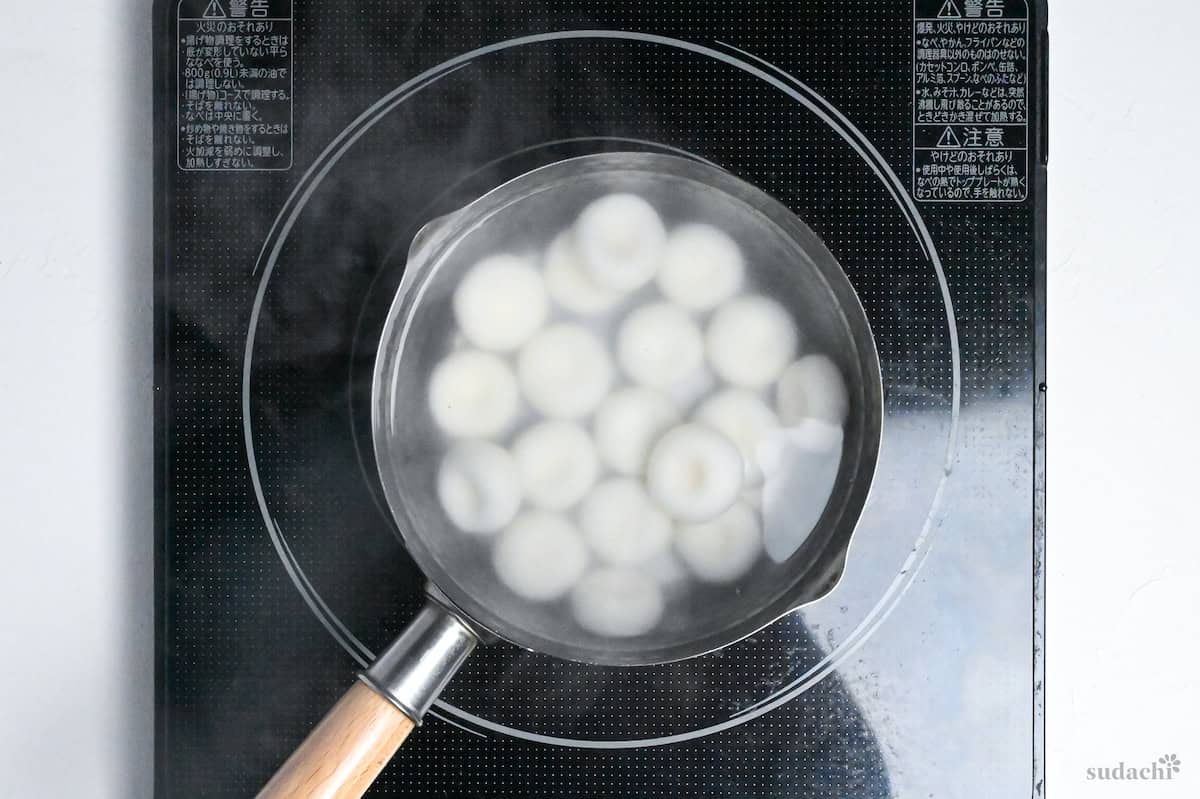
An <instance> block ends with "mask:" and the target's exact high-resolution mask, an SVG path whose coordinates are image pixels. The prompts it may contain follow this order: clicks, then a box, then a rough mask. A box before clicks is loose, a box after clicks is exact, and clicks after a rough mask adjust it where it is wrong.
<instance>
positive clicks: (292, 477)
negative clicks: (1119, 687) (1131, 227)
mask: <svg viewBox="0 0 1200 799" xmlns="http://www.w3.org/2000/svg"><path fill="white" fill-rule="evenodd" d="M154 13H155V25H154V30H155V45H156V64H155V69H156V73H155V80H156V84H155V86H156V88H155V102H156V111H155V136H156V158H157V162H156V166H157V171H156V208H155V215H156V220H155V221H156V236H157V242H156V244H157V248H156V249H157V265H156V281H157V290H156V341H157V358H156V362H157V372H156V387H157V398H158V402H157V407H156V417H155V425H156V442H157V469H156V475H157V484H156V488H157V499H158V502H157V536H158V538H157V541H158V546H157V625H158V637H157V645H158V664H157V708H158V715H157V768H156V772H157V793H158V795H161V796H171V797H184V796H246V795H252V794H253V793H254V792H255V791H256V790H257V789H258V788H259V787H260V786H261V785H262V784H263V783H264V782H265V781H266V779H267V778H268V777H269V776H270V775H271V773H272V772H273V770H274V769H275V768H276V767H277V766H278V765H279V763H281V762H282V760H283V759H284V758H285V757H286V756H287V755H288V754H289V753H290V752H291V750H292V749H293V748H294V747H295V746H296V745H297V744H298V743H299V742H300V741H301V740H302V739H303V737H304V736H305V734H306V733H307V731H308V730H309V729H311V727H312V725H314V724H315V723H316V722H317V721H318V720H319V719H320V717H321V715H322V714H323V713H324V711H325V710H326V709H327V708H328V707H329V706H330V705H331V704H332V703H333V702H334V701H335V700H336V698H337V697H338V696H339V695H340V694H341V693H342V692H343V691H344V690H345V689H346V688H347V686H348V685H349V684H350V683H351V682H352V681H353V679H354V678H353V674H354V671H355V670H356V669H359V668H362V667H364V666H365V665H367V664H368V663H369V662H370V661H371V660H372V658H373V656H374V655H375V654H377V653H378V652H379V651H380V649H381V648H382V647H383V646H385V645H386V644H387V643H388V642H389V641H390V640H391V638H392V637H394V636H395V634H396V633H397V632H398V631H399V630H400V629H401V628H402V626H403V625H404V623H405V621H406V620H407V619H408V618H410V617H411V616H412V615H413V614H414V613H415V612H416V610H417V609H418V608H419V607H420V605H421V602H422V598H423V589H424V579H423V577H422V575H421V574H420V573H419V572H418V571H417V569H416V567H415V566H414V565H413V563H412V561H411V560H410V559H409V557H408V556H407V554H406V552H405V550H404V547H403V545H402V541H401V537H400V536H399V534H398V531H397V530H396V529H395V522H394V521H393V520H392V518H391V516H390V514H389V513H388V511H387V509H386V505H385V503H384V502H383V499H382V494H381V490H380V486H379V482H378V481H379V478H378V477H377V472H376V468H375V464H374V461H373V454H372V447H371V434H370V407H369V403H370V391H371V374H372V368H373V366H374V355H375V350H376V346H377V344H378V341H379V337H380V334H381V328H382V325H383V321H384V318H385V315H386V313H387V310H388V306H389V305H390V303H391V300H392V297H393V296H394V294H395V292H396V289H397V287H398V286H399V283H400V280H401V277H402V276H403V274H404V269H405V259H406V255H407V253H408V249H409V245H410V243H411V241H412V239H413V236H414V235H415V234H416V232H417V231H418V230H419V229H420V228H421V227H422V226H424V225H425V223H427V222H428V221H429V220H431V219H434V218H436V217H438V216H440V215H442V214H444V213H446V212H449V211H452V210H454V209H456V208H460V207H462V206H463V205H465V204H467V203H469V202H470V201H471V200H473V199H475V198H477V197H479V196H480V195H482V194H484V193H486V192H487V191H488V190H490V189H492V188H494V187H495V186H497V185H500V184H501V183H503V182H505V181H507V180H509V179H511V178H513V177H516V176H518V175H521V174H524V173H525V172H528V171H529V170H531V169H534V168H537V167H540V166H544V165H547V164H550V163H554V162H556V161H559V160H562V159H565V158H571V157H575V156H580V155H588V154H594V153H601V152H613V151H646V152H661V153H669V154H673V155H678V156H683V157H688V158H695V159H700V160H703V161H705V162H708V163H711V164H715V165H717V166H719V167H721V168H723V169H726V170H728V171H730V172H732V173H734V174H735V175H737V176H738V177H739V178H741V179H743V180H745V181H748V182H750V183H751V184H753V185H755V186H757V187H758V188H760V189H762V190H763V191H765V192H767V193H768V194H770V195H771V196H773V197H774V198H776V199H777V200H779V201H780V202H782V203H783V204H784V205H786V206H787V207H788V208H790V209H791V210H792V211H793V212H794V213H795V214H797V215H798V216H799V217H800V218H801V219H802V220H803V221H804V222H805V223H806V224H807V225H808V226H809V227H811V228H812V230H813V231H814V232H815V233H816V234H817V235H818V236H819V237H820V238H821V239H822V240H823V242H824V243H825V245H826V246H827V247H828V248H829V250H830V251H831V252H832V253H833V254H834V255H835V256H836V258H837V260H838V262H839V263H840V264H841V266H842V267H843V268H844V270H845V272H846V274H847V276H848V277H849V279H850V281H851V283H852V284H853V286H854V288H855V290H856V291H857V293H858V295H859V297H860V298H861V300H862V303H863V306H864V308H865V310H866V313H867V316H868V318H869V321H870V324H871V328H872V330H873V333H874V336H875V339H876V344H877V347H878V350H879V355H880V360H881V368H882V373H883V383H884V403H885V409H884V416H885V419H884V425H883V437H882V446H881V450H880V453H879V461H878V466H877V470H876V478H875V482H874V486H873V488H872V493H871V497H870V500H869V502H868V505H867V507H866V510H865V512H864V514H863V517H862V520H861V522H860V524H859V527H858V530H857V532H856V534H855V537H854V538H853V540H852V542H851V545H850V549H849V551H848V552H847V553H846V564H845V573H844V575H843V577H842V579H841V580H840V582H838V584H837V585H836V587H835V588H834V589H833V590H832V591H831V592H829V593H828V594H827V595H826V596H824V597H823V598H821V599H819V600H817V601H815V602H813V603H810V604H808V605H806V606H805V607H803V608H802V609H800V610H799V611H797V612H795V613H792V614H790V615H788V616H786V617H785V618H783V619H782V620H780V621H778V622H776V623H775V624H773V625H771V626H770V627H768V628H766V629H765V630H763V631H761V632H760V633H757V634H755V635H754V636H752V637H750V638H749V639H747V640H745V641H742V642H741V643H738V644H736V645H734V646H732V647H729V648H727V649H725V650H722V651H719V652H716V653H713V654H710V655H706V656H702V657H699V658H694V659H690V660H685V661H681V662H677V663H671V664H666V665H659V666H646V667H634V668H627V667H599V666H586V665H581V664H578V663H573V662H568V661H564V660H558V659H555V658H552V657H549V656H543V655H538V654H534V653H530V652H527V651H524V650H521V649H518V648H516V647H513V646H510V645H507V644H503V643H498V644H495V645H492V646H488V647H484V648H482V649H481V650H480V651H479V652H478V653H477V654H476V655H475V656H473V657H472V659H471V660H470V661H469V662H468V664H467V666H466V667H465V668H464V670H463V672H462V673H461V674H460V676H459V677H458V678H457V679H456V680H455V681H454V682H453V683H452V684H451V686H450V687H449V688H448V690H447V691H446V692H445V693H444V694H443V696H442V698H441V700H440V701H439V702H438V703H437V704H436V705H435V706H434V708H433V710H432V711H431V713H430V715H429V716H428V717H427V719H426V722H425V724H424V725H423V727H422V728H421V729H420V730H419V731H418V732H417V733H416V734H415V735H414V736H413V737H412V739H411V740H410V741H409V742H408V743H407V744H406V745H405V746H404V747H403V749H402V750H401V752H400V754H399V755H398V756H397V758H396V759H395V760H394V761H393V762H392V763H391V764H390V766H389V767H388V768H387V769H386V770H385V771H384V773H383V775H382V776H381V777H380V778H379V780H378V781H377V782H376V784H375V786H374V787H373V788H372V790H371V793H370V795H372V796H393V795H395V796H399V795H405V796H426V795H428V796H462V797H476V796H479V797H483V796H486V797H498V796H556V797H575V796H579V797H583V796H710V797H750V796H756V797H840V798H841V799H859V798H860V797H861V798H862V799H866V798H867V797H871V798H875V797H912V796H922V797H924V796H932V797H938V798H939V799H941V798H942V797H969V798H970V799H985V798H986V797H1005V799H1008V798H1010V797H1013V796H1024V795H1031V796H1032V795H1040V794H1041V774H1042V771H1041V741H1042V732H1041V729H1042V728H1041V708H1042V696H1041V690H1042V687H1041V686H1042V661H1041V633H1042V616H1041V612H1042V596H1043V585H1042V571H1041V557H1042V548H1043V532H1044V529H1043V514H1042V509H1043V507H1044V496H1045V495H1044V471H1043V466H1044V427H1043V419H1044V396H1045V382H1044V381H1045V377H1044V361H1045V359H1044V331H1045V313H1044V308H1045V303H1044V287H1045V274H1044V265H1045V235H1044V233H1045V180H1046V168H1045V164H1046V145H1045V141H1046V137H1045V119H1046V94H1045V64H1046V37H1045V20H1046V14H1045V8H1044V3H1037V2H1033V0H1029V2H1025V0H915V2H907V1H902V2H877V1H874V2H868V1H867V0H862V1H859V0H855V1H853V2H842V3H837V4H830V3H816V2H800V3H794V2H763V3H755V4H752V5H747V4H744V3H734V2H704V3H687V4H683V3H653V2H638V3H633V2H617V3H604V4H601V3H536V2H528V3H525V2H523V3H496V2H452V3H403V2H401V3H390V2H363V3H352V2H347V1H345V0H322V2H319V3H318V2H314V1H313V0H294V2H293V1H292V0H166V1H165V2H159V3H157V4H156V8H155V12H154Z"/></svg>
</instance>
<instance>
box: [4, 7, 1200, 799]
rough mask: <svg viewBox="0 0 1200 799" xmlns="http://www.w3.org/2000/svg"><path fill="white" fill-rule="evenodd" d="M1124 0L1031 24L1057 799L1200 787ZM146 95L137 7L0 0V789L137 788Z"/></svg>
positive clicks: (1152, 63) (1166, 375) (1199, 131)
mask: <svg viewBox="0 0 1200 799" xmlns="http://www.w3.org/2000/svg"><path fill="white" fill-rule="evenodd" d="M1125 8H1126V4H1120V5H1118V4H1117V3H1115V2H1112V1H1111V0H1058V1H1057V2H1052V7H1051V20H1050V28H1051V89H1052V99H1051V104H1050V107H1051V156H1050V185H1051V197H1050V200H1051V202H1050V230H1051V234H1050V259H1049V260H1050V278H1049V281H1050V287H1049V296H1050V315H1049V328H1050V363H1049V370H1050V372H1049V381H1048V382H1049V408H1050V428H1049V453H1050V454H1049V466H1050V475H1049V489H1048V491H1049V543H1048V590H1049V601H1048V607H1049V619H1048V635H1049V641H1048V656H1047V665H1048V678H1047V685H1048V703H1047V705H1048V706H1047V712H1048V724H1047V748H1048V759H1049V763H1048V767H1047V772H1048V774H1047V795H1048V796H1050V797H1052V798H1053V799H1066V798H1067V797H1086V796H1092V795H1095V796H1131V797H1138V798H1139V799H1140V797H1142V796H1148V795H1149V793H1144V792H1148V791H1149V790H1150V788H1148V787H1144V786H1139V785H1138V784H1136V783H1134V784H1130V785H1121V784H1115V783H1109V784H1102V783H1097V782H1090V781H1088V780H1087V778H1086V769H1087V768H1088V767H1091V766H1108V765H1113V764H1115V762H1116V761H1118V760H1125V761H1127V762H1131V763H1132V762H1140V761H1145V760H1149V759H1151V758H1153V757H1156V756H1158V755H1160V754H1164V753H1167V752H1174V753H1177V754H1178V755H1179V757H1180V759H1181V760H1182V761H1183V768H1182V771H1181V772H1180V774H1179V775H1177V777H1176V779H1175V780H1173V781H1172V782H1171V783H1161V784H1156V785H1154V786H1153V794H1154V796H1162V797H1171V796H1185V795H1187V796H1195V795H1197V786H1200V736H1198V735H1197V733H1196V731H1195V730H1196V726H1195V718H1196V717H1197V715H1198V713H1200V681H1198V680H1196V678H1195V676H1194V662H1195V661H1194V657H1195V655H1196V654H1197V653H1198V652H1200V628H1198V627H1197V625H1196V624H1195V622H1194V618H1193V616H1194V613H1195V611H1196V609H1197V607H1200V535H1198V533H1200V529H1198V527H1197V522H1196V512H1195V510H1194V504H1195V496H1196V494H1197V491H1198V489H1197V487H1196V485H1195V483H1196V480H1195V478H1194V477H1193V475H1192V474H1189V473H1188V472H1192V473H1194V472H1196V468H1195V466H1194V464H1193V463H1192V461H1193V460H1194V457H1193V455H1192V452H1191V450H1192V449H1193V448H1195V447H1196V446H1197V445H1198V444H1200V413H1197V411H1196V407H1197V403H1198V400H1197V394H1198V393H1200V384H1198V380H1197V377H1196V373H1197V369H1196V365H1195V364H1196V360H1197V349H1198V345H1200V321H1198V320H1200V300H1198V295H1200V277H1198V276H1197V274H1198V272H1200V256H1198V255H1197V248H1196V245H1195V243H1194V236H1193V235H1191V234H1192V233H1193V231H1194V230H1196V229H1197V227H1200V199H1197V196H1198V190H1200V144H1198V140H1200V110H1198V109H1197V107H1196V104H1195V101H1194V98H1195V97H1196V96H1197V91H1196V89H1195V87H1194V83H1193V81H1194V75H1195V58H1196V52H1197V46H1196V44H1195V43H1194V37H1195V33H1196V31H1197V30H1200V6H1197V5H1195V4H1192V3H1187V2H1184V0H1164V2H1157V3H1146V4H1144V6H1143V5H1139V8H1138V13H1137V16H1136V17H1131V16H1130V15H1129V14H1128V13H1119V12H1121V11H1124V10H1125ZM1109 9H1113V10H1112V11H1109ZM150 83H151V74H150V3H149V2H148V1H147V0H136V1H135V2H124V3H122V2H116V1H115V0H99V1H98V2H94V3H89V4H86V5H80V4H66V3H36V4H26V3H16V2H8V3H5V4H3V5H0V99H2V104H0V109H2V112H0V145H2V147H0V153H2V155H0V159H2V160H0V363H2V364H3V369H0V408H2V410H3V419H4V421H3V424H2V426H0V507H2V508H3V510H4V524H3V526H2V529H3V530H4V533H5V537H4V540H5V543H6V544H7V546H6V547H5V550H4V553H3V556H2V557H0V605H2V606H3V607H4V608H5V611H4V613H3V615H2V616H0V651H2V652H3V653H4V661H3V665H2V666H0V677H3V679H2V680H0V708H3V709H4V714H3V720H2V721H0V797H34V796H36V797H122V798H123V799H127V798H131V797H132V798H136V797H143V796H149V795H150V790H151V780H150V774H151V751H152V728H151V722H152V715H153V714H152V705H153V703H152V689H153V668H152V651H151V650H152V644H153V630H152V618H151V617H152V613H151V608H152V600H153V597H152V543H153V542H152V539H153V530H152V519H151V504H152V480H153V474H152V463H151V459H152V436H151V429H150V420H151V418H152V407H151V402H152V387H151V375H152V364H151V352H152V341H151V331H152V322H151V299H152V298H151V285H152V267H151V221H150V216H151V204H150V181H151V143H150V135H151V132H150Z"/></svg>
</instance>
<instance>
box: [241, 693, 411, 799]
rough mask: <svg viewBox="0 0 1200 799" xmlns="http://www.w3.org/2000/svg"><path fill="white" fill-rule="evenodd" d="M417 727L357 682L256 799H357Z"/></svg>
mask: <svg viewBox="0 0 1200 799" xmlns="http://www.w3.org/2000/svg"><path fill="white" fill-rule="evenodd" d="M415 726H416V723H415V722H414V721H413V720H412V719H410V718H409V717H408V716H406V715H404V714H403V713H402V712H401V711H400V709H399V708H397V707H396V706H395V705H393V704H392V703H391V702H389V701H388V700H386V699H384V698H383V697H382V696H380V695H379V694H377V693H376V692H375V691H373V690H372V689H371V688H369V687H367V685H366V684H364V683H362V682H357V683H355V684H354V685H353V686H352V687H351V688H350V690H349V691H347V692H346V694H345V696H343V697H342V698H341V699H340V700H338V703H337V704H336V705H334V706H333V709H332V710H330V711H329V713H328V714H327V715H326V716H325V718H323V719H321V723H320V724H318V725H317V726H316V727H315V728H314V729H313V731H312V732H311V733H309V735H308V737H307V738H305V739H304V743H302V744H300V748H299V749H297V750H296V751H295V752H293V753H292V756H291V757H289V758H288V759H287V762H285V763H284V764H283V766H281V767H280V769H279V771H278V772H276V774H275V776H274V777H272V778H271V781H270V782H268V783H267V784H266V786H265V787H264V788H263V789H262V791H260V792H259V794H258V799H285V797H286V799H358V797H361V796H362V795H363V794H364V793H366V791H367V788H369V787H371V783H372V782H374V781H375V778H376V777H378V776H379V772H381V771H383V767H384V766H386V765H387V763H388V761H389V760H391V759H392V756H393V755H395V754H396V751H397V750H398V749H399V748H400V745H401V744H402V743H404V739H405V738H407V737H408V734H409V733H410V732H412V730H413V727H415Z"/></svg>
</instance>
